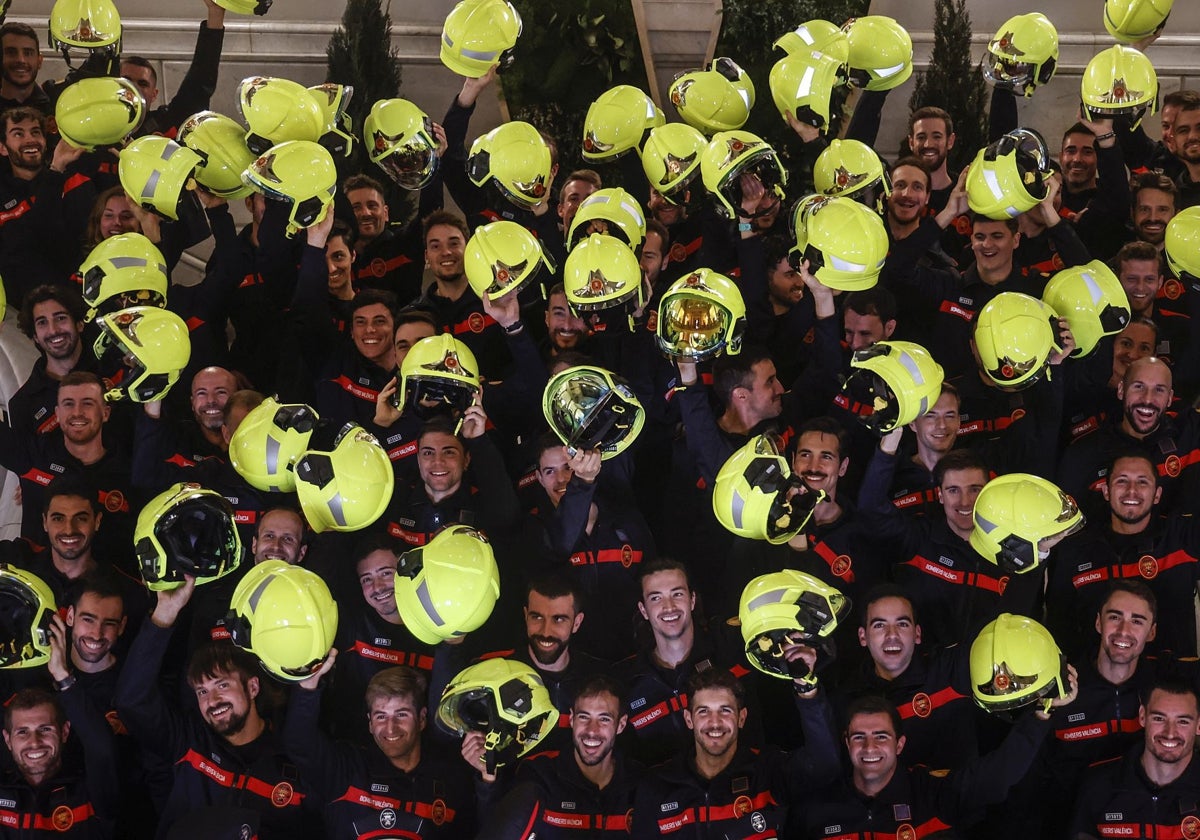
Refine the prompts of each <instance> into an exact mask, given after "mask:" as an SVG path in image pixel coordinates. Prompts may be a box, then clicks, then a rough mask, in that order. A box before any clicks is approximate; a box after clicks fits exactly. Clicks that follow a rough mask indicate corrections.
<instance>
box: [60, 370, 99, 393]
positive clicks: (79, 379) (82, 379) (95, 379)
mask: <svg viewBox="0 0 1200 840" xmlns="http://www.w3.org/2000/svg"><path fill="white" fill-rule="evenodd" d="M76 385H95V386H96V387H97V388H99V389H100V393H101V394H103V393H104V380H102V379H101V378H100V377H99V376H98V375H97V374H95V373H92V372H91V371H90V370H73V371H71V372H70V373H68V374H67V375H66V376H64V377H63V378H62V379H60V380H58V390H59V391H61V390H62V389H63V388H70V387H74V386H76Z"/></svg>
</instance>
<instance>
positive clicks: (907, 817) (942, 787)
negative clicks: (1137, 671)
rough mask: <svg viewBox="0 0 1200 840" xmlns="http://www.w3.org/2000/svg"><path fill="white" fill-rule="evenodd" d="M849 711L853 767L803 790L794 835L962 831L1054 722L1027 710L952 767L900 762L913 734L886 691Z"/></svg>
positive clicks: (996, 797) (858, 839)
mask: <svg viewBox="0 0 1200 840" xmlns="http://www.w3.org/2000/svg"><path fill="white" fill-rule="evenodd" d="M1072 682H1073V681H1072ZM1074 696H1075V695H1074V691H1072V692H1071V693H1070V694H1068V695H1067V696H1065V697H1059V698H1056V699H1055V700H1054V701H1053V702H1054V705H1055V707H1059V706H1065V705H1066V704H1068V703H1070V702H1071V700H1072V699H1073V698H1074ZM846 717H847V723H846V729H845V733H844V742H845V746H846V752H847V754H848V756H849V759H850V764H849V766H850V772H849V774H848V776H847V775H843V776H842V777H841V778H840V779H838V780H837V781H835V782H833V783H832V784H826V785H819V786H814V787H812V788H809V789H807V790H804V791H803V792H802V797H801V798H800V801H799V802H797V803H796V809H797V811H798V813H799V814H800V815H801V816H800V820H799V822H800V825H801V827H799V830H798V831H797V832H796V833H795V834H793V835H792V836H794V837H797V838H802V840H818V838H826V837H831V836H834V835H836V836H837V837H842V838H855V840H866V838H871V837H878V836H881V835H884V834H886V835H887V836H893V837H905V836H910V837H926V836H932V835H934V834H937V833H939V832H946V834H947V835H948V836H957V835H956V833H954V832H953V831H952V829H953V826H955V825H966V824H967V823H968V820H969V819H970V818H971V817H972V815H974V816H975V817H976V818H977V816H978V809H979V808H980V807H981V806H984V805H988V804H993V803H999V802H1003V801H1005V798H1006V797H1007V795H1008V791H1009V789H1010V788H1011V787H1012V786H1013V785H1014V784H1016V783H1017V782H1018V781H1019V780H1020V779H1021V778H1022V776H1024V775H1025V773H1026V772H1027V771H1028V769H1029V766H1030V764H1031V763H1032V762H1033V760H1034V757H1035V755H1036V754H1037V752H1038V750H1039V748H1040V747H1041V744H1042V741H1043V740H1044V739H1045V737H1046V734H1047V733H1048V732H1049V729H1050V724H1049V722H1048V721H1049V715H1046V714H1044V713H1043V712H1041V711H1040V710H1039V711H1037V712H1030V711H1028V710H1027V711H1025V712H1024V714H1022V715H1021V716H1020V717H1019V718H1018V720H1017V723H1016V724H1015V725H1014V726H1013V727H1012V728H1011V729H1010V730H1009V732H1008V735H1007V736H1006V737H1005V738H1004V741H1003V742H1002V743H1001V744H1000V746H999V747H998V748H997V749H996V750H994V751H993V752H991V753H988V754H987V755H985V756H982V757H980V758H976V759H974V760H972V761H970V762H967V763H964V764H959V765H958V766H956V767H953V768H950V769H949V771H948V772H947V770H946V769H933V768H928V767H911V768H909V767H905V766H904V765H903V764H902V763H901V761H900V756H901V755H902V754H903V753H904V751H905V748H906V746H907V744H908V741H907V739H906V738H905V737H904V735H903V734H902V730H901V719H900V714H899V713H898V712H897V710H896V707H895V706H893V705H892V704H891V703H889V702H888V701H887V700H885V699H884V698H882V697H879V696H875V695H868V696H865V697H862V698H860V699H858V700H855V701H854V702H852V703H851V704H850V707H849V708H848V709H847V711H846ZM973 812H974V814H973ZM1072 836H1073V835H1072Z"/></svg>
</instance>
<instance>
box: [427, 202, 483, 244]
mask: <svg viewBox="0 0 1200 840" xmlns="http://www.w3.org/2000/svg"><path fill="white" fill-rule="evenodd" d="M438 225H447V226H448V227H452V228H458V230H459V232H460V233H462V235H463V239H470V238H471V229H470V228H469V227H467V221H466V219H464V218H463V217H462V216H460V215H458V214H457V213H450V212H448V211H446V210H434V211H433V212H432V213H430V214H429V215H428V216H426V217H425V218H424V219H423V220H422V221H421V243H422V245H423V244H424V243H425V240H426V239H428V238H429V231H430V230H432V229H433V228H435V227H437V226H438Z"/></svg>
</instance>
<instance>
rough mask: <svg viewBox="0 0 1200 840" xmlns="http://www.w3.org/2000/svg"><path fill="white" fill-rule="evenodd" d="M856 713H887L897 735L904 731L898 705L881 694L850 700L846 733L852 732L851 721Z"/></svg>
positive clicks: (866, 695)
mask: <svg viewBox="0 0 1200 840" xmlns="http://www.w3.org/2000/svg"><path fill="white" fill-rule="evenodd" d="M856 715H887V716H888V720H890V721H891V722H892V731H893V732H895V733H896V736H897V737H899V736H900V735H902V734H903V732H904V730H903V729H902V728H901V723H900V712H898V711H897V710H896V705H895V704H894V703H892V702H891V701H890V700H888V699H887V698H886V697H883V696H881V695H878V694H864V695H862V696H861V697H856V698H855V699H854V700H851V701H850V705H849V706H847V707H846V734H849V733H850V723H851V721H853V720H854V718H855V716H856Z"/></svg>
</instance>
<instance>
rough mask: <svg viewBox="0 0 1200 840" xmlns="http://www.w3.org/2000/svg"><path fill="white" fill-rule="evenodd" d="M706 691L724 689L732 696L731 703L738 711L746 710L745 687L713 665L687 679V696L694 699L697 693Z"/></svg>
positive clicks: (724, 670)
mask: <svg viewBox="0 0 1200 840" xmlns="http://www.w3.org/2000/svg"><path fill="white" fill-rule="evenodd" d="M707 689H725V690H726V691H728V692H729V693H730V694H732V695H733V702H734V704H735V705H736V706H737V708H738V711H739V712H740V711H741V710H742V709H744V708H746V687H745V686H743V685H742V681H741V680H739V679H738V678H737V677H735V676H734V675H733V673H732V672H730V671H727V670H726V669H724V668H720V667H717V666H715V665H713V666H710V667H708V668H705V669H704V670H703V671H696V672H695V673H694V674H692V676H691V677H690V678H689V679H688V696H689V697H693V698H694V697H695V696H696V693H697V692H700V691H705V690H707Z"/></svg>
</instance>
